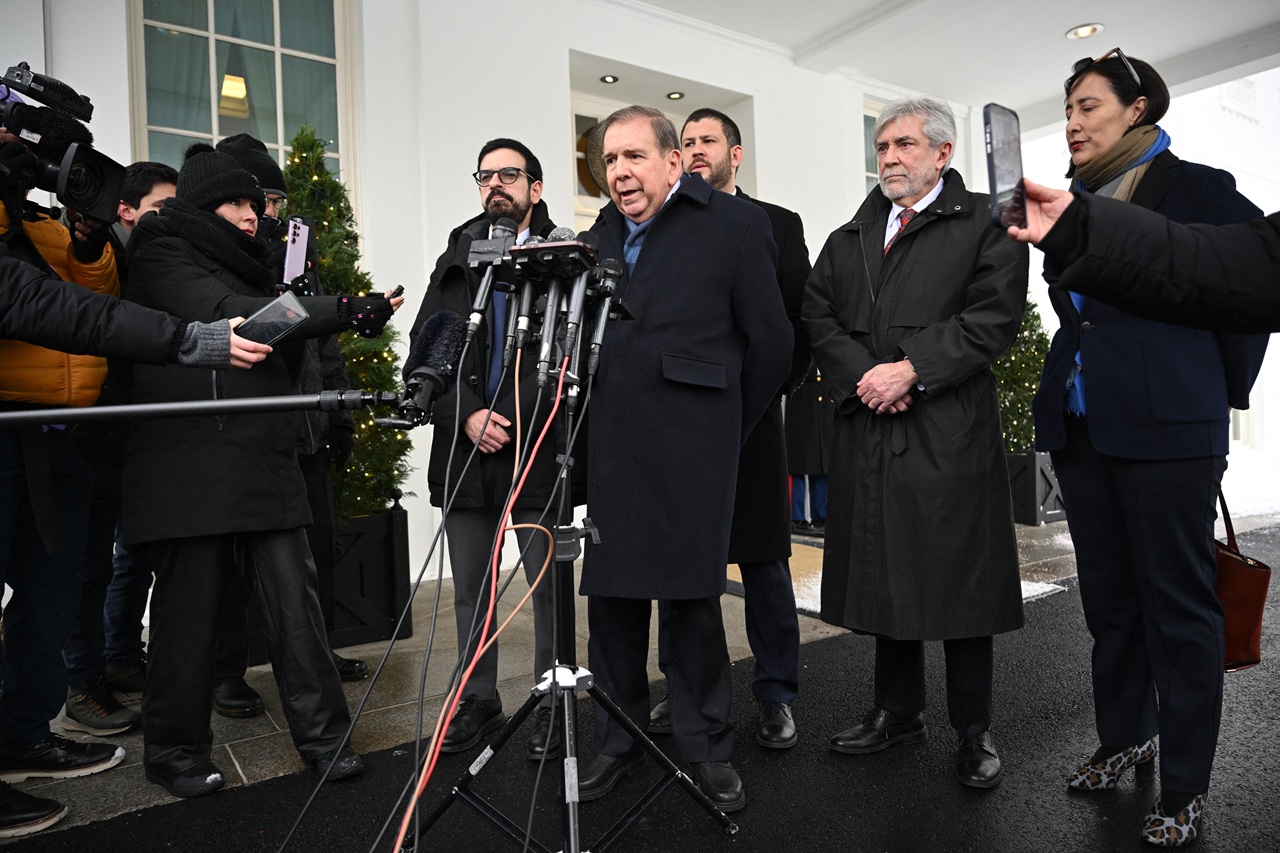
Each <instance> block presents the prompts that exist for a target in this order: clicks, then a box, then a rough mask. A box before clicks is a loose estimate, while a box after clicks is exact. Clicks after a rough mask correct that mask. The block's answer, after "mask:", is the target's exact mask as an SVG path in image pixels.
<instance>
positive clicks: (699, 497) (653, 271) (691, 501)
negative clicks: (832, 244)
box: [581, 175, 793, 599]
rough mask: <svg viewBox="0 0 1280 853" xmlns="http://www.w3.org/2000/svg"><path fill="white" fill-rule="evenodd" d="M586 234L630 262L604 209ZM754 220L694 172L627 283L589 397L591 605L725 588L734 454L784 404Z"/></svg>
mask: <svg viewBox="0 0 1280 853" xmlns="http://www.w3.org/2000/svg"><path fill="white" fill-rule="evenodd" d="M591 230H592V231H594V232H596V233H597V234H599V235H600V257H601V258H618V259H621V258H622V244H623V241H624V239H625V236H626V225H625V224H624V222H623V217H622V214H621V213H619V212H618V209H617V208H616V207H615V206H614V205H613V204H609V205H608V206H607V207H605V209H604V210H603V211H602V212H601V214H600V218H599V219H598V220H596V223H595V225H594V226H592V229H591ZM769 232H770V228H769V220H768V218H767V217H766V216H765V214H764V213H763V212H762V211H761V210H760V208H758V207H756V206H755V205H753V204H751V203H750V202H746V201H742V200H740V199H736V198H733V197H732V196H730V195H728V194H727V193H722V192H718V191H716V190H713V189H711V187H710V185H708V184H707V183H706V182H705V181H704V180H702V179H701V178H700V177H697V176H692V175H685V176H684V177H683V178H682V180H681V183H680V187H679V188H678V189H677V191H676V193H675V195H674V196H673V197H672V198H671V199H670V200H669V201H668V202H667V203H666V206H665V207H664V208H663V209H662V210H661V211H660V212H659V213H658V214H657V219H655V220H654V221H653V224H652V225H651V226H650V228H649V232H648V235H647V237H646V238H645V242H644V248H643V250H642V251H641V253H640V258H639V260H638V262H637V264H636V268H635V276H634V277H628V278H627V279H625V280H624V281H623V283H622V285H621V287H620V292H621V296H622V299H623V300H624V301H625V302H626V304H627V306H628V307H629V308H630V310H631V312H632V313H633V314H634V315H635V319H634V320H620V321H615V322H610V323H609V326H608V331H607V332H606V334H605V339H604V347H603V349H602V351H601V360H600V370H599V373H598V375H597V381H596V387H595V388H594V390H593V391H592V398H591V404H590V407H589V409H588V414H587V417H588V419H589V421H590V426H589V438H588V447H589V449H588V454H587V457H588V458H587V472H588V476H587V514H588V515H589V516H590V517H591V518H592V520H593V521H594V522H595V523H596V525H597V527H598V528H599V531H600V537H601V542H600V544H599V545H594V544H588V546H587V550H586V556H585V560H584V563H583V571H582V585H581V590H582V594H583V595H605V596H615V597H619V598H650V599H652V598H670V599H690V598H709V597H711V596H718V595H720V594H721V593H723V592H724V589H725V564H726V562H727V557H728V549H729V524H730V520H731V518H732V514H733V495H734V486H735V483H736V481H737V472H738V452H739V449H740V448H741V446H742V442H743V439H744V437H745V436H746V435H747V434H748V433H749V432H750V431H751V429H752V427H754V426H755V424H756V422H757V421H758V420H759V418H760V416H761V415H762V414H763V413H764V411H765V409H766V407H768V405H769V404H770V403H771V402H772V401H773V400H774V399H775V398H776V397H777V395H778V391H779V390H780V389H781V388H782V385H783V382H784V381H785V379H786V377H787V371H788V370H789V368H790V365H791V351H792V343H793V338H792V332H791V325H790V323H788V322H787V313H786V310H785V309H784V307H783V304H782V296H781V294H780V293H779V290H778V280H777V276H776V275H775V272H774V271H775V267H776V265H775V262H774V259H775V249H774V243H773V238H772V237H771V236H770V233H769Z"/></svg>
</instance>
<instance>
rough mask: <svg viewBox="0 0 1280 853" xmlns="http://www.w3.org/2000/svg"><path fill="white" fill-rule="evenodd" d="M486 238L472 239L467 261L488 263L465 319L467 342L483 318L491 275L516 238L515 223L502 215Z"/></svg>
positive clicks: (473, 265)
mask: <svg viewBox="0 0 1280 853" xmlns="http://www.w3.org/2000/svg"><path fill="white" fill-rule="evenodd" d="M490 233H491V234H492V235H493V236H492V237H490V238H489V239H488V240H473V241H472V243H471V252H470V254H469V255H468V258H467V261H468V263H469V264H470V266H472V267H477V266H480V265H481V264H488V268H487V269H486V270H485V271H484V277H483V278H481V279H480V287H479V288H477V289H476V299H475V302H473V303H472V304H471V317H470V319H468V320H467V343H471V342H472V341H474V340H475V338H476V332H478V331H479V330H480V322H481V321H482V320H483V319H484V309H485V306H486V305H487V304H488V303H489V292H490V291H491V290H492V289H493V276H494V273H495V272H496V271H497V269H498V266H499V265H500V264H501V263H502V262H503V261H504V260H505V259H506V257H507V251H508V250H510V248H511V244H512V243H514V242H515V239H516V234H517V231H516V223H515V222H514V221H513V220H511V219H508V218H507V217H505V216H504V217H502V218H501V219H499V220H498V221H497V222H495V223H493V227H492V229H490Z"/></svg>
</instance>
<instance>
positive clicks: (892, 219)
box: [884, 176, 943, 246]
mask: <svg viewBox="0 0 1280 853" xmlns="http://www.w3.org/2000/svg"><path fill="white" fill-rule="evenodd" d="M942 182H943V179H942V177H941V176H939V178H938V182H937V183H936V184H934V185H933V189H931V190H929V192H928V194H926V195H925V197H924V198H922V199H920V200H919V201H917V202H916V203H915V204H913V205H911V209H912V210H914V211H915V212H916V213H919V212H920V211H922V210H924V209H925V208H926V207H928V206H929V205H931V204H933V201H934V199H936V198H937V197H938V196H939V195H940V194H941V193H942ZM906 209H907V208H906V207H904V206H903V205H901V204H898V203H897V202H896V201H895V202H894V203H893V206H892V207H891V208H890V209H889V222H888V223H887V224H886V225H885V228H884V244H885V245H886V246H887V245H889V241H890V240H892V239H893V235H894V234H896V233H897V232H898V214H900V213H902V211H904V210H906Z"/></svg>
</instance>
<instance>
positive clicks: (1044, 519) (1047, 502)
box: [1005, 451, 1067, 525]
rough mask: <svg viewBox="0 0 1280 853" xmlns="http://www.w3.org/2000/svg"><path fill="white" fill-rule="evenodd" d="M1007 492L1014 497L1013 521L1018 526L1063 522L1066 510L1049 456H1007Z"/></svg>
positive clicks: (1029, 453)
mask: <svg viewBox="0 0 1280 853" xmlns="http://www.w3.org/2000/svg"><path fill="white" fill-rule="evenodd" d="M1005 458H1006V460H1007V461H1008V463H1009V491H1010V492H1011V493H1012V495H1013V520H1014V521H1016V522H1017V523H1018V524H1032V525H1036V524H1046V523H1048V522H1051V521H1065V520H1066V518H1067V511H1066V508H1065V507H1063V505H1062V493H1061V492H1060V491H1059V489H1058V478H1057V477H1056V476H1054V473H1053V463H1051V462H1050V461H1049V454H1048V453H1036V452H1034V451H1028V452H1026V453H1009V454H1006V456H1005Z"/></svg>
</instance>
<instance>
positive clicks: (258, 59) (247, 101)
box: [217, 41, 279, 144]
mask: <svg viewBox="0 0 1280 853" xmlns="http://www.w3.org/2000/svg"><path fill="white" fill-rule="evenodd" d="M217 50H218V93H219V95H218V133H219V134H220V135H222V136H234V135H235V134H237V133H247V134H249V135H250V136H255V137H257V138H258V139H261V140H262V141H263V142H266V143H271V144H274V143H277V142H279V140H278V139H276V64H275V54H274V53H273V52H272V51H269V50H258V49H256V48H252V47H245V46H244V45H240V44H231V43H229V42H225V41H220V42H218V44H217Z"/></svg>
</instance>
